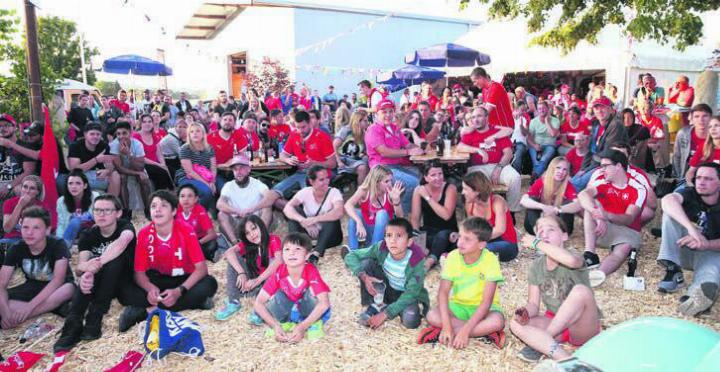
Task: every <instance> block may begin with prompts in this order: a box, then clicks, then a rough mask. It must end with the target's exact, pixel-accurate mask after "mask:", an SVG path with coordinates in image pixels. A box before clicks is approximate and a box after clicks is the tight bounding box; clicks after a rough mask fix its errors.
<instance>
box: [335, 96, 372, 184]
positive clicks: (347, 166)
mask: <svg viewBox="0 0 720 372" xmlns="http://www.w3.org/2000/svg"><path fill="white" fill-rule="evenodd" d="M339 110H340V109H339ZM339 110H338V111H339ZM345 110H346V111H347V112H348V113H349V112H350V111H348V110H347V109H345ZM336 118H337V115H336ZM336 123H337V121H336ZM369 125H370V124H369V123H368V114H367V112H366V111H362V110H359V111H356V112H354V113H353V114H352V116H351V117H350V124H348V125H344V126H342V127H340V128H339V129H338V130H337V132H336V134H335V139H333V147H334V148H335V156H336V157H337V163H338V170H339V172H340V173H343V172H346V173H355V174H356V175H357V183H358V184H361V183H363V182H364V181H365V177H367V174H368V171H369V170H370V169H369V168H368V156H367V149H366V148H365V131H366V130H367V128H368V126H369Z"/></svg>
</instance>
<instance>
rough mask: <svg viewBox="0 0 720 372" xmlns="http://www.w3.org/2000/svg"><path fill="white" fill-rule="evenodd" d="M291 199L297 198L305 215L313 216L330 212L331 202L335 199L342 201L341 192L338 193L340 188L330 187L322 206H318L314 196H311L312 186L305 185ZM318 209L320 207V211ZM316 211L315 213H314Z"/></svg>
mask: <svg viewBox="0 0 720 372" xmlns="http://www.w3.org/2000/svg"><path fill="white" fill-rule="evenodd" d="M293 199H297V200H298V201H299V202H300V203H301V204H302V206H303V211H305V216H306V217H315V216H316V215H319V214H325V213H327V212H330V211H331V210H332V208H333V203H334V202H336V201H338V200H339V201H340V202H342V200H343V198H342V194H340V190H338V189H336V188H334V187H331V188H330V189H329V191H328V196H327V198H325V202H324V203H323V205H322V208H320V203H319V202H318V201H317V200H315V197H314V196H313V188H312V187H309V186H308V187H305V188H303V189H302V190H300V191H298V192H297V194H295V196H294V197H293ZM318 209H320V212H319V213H317V212H318ZM316 213H317V214H316Z"/></svg>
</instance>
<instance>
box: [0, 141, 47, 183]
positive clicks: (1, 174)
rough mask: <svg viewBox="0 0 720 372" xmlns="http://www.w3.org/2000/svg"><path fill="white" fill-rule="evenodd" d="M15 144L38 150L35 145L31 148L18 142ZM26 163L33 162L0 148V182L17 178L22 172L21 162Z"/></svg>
mask: <svg viewBox="0 0 720 372" xmlns="http://www.w3.org/2000/svg"><path fill="white" fill-rule="evenodd" d="M17 144H18V145H20V146H22V147H27V148H31V149H33V150H39V149H40V147H39V146H37V145H35V146H33V145H30V144H28V143H27V142H24V141H20V140H18V141H17ZM26 161H32V162H35V160H34V159H30V158H27V157H25V156H23V155H22V154H20V153H19V152H17V151H15V150H13V149H10V148H7V147H0V182H10V181H12V180H14V179H15V177H17V176H19V175H20V174H21V173H22V172H23V162H26Z"/></svg>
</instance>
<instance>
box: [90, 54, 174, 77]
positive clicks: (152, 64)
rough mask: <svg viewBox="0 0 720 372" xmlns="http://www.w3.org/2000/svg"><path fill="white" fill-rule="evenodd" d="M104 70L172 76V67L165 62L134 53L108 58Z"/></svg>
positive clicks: (118, 72)
mask: <svg viewBox="0 0 720 372" xmlns="http://www.w3.org/2000/svg"><path fill="white" fill-rule="evenodd" d="M103 71H104V72H107V73H111V74H132V75H142V76H158V75H159V76H170V75H172V69H171V68H170V67H168V66H166V65H165V64H163V63H161V62H158V61H154V60H152V59H150V58H145V57H141V56H137V55H133V54H127V55H122V56H117V57H113V58H110V59H106V60H105V62H103Z"/></svg>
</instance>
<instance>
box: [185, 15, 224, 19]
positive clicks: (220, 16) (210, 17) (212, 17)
mask: <svg viewBox="0 0 720 372" xmlns="http://www.w3.org/2000/svg"><path fill="white" fill-rule="evenodd" d="M193 17H197V18H207V19H225V18H227V16H224V15H222V14H193Z"/></svg>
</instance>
